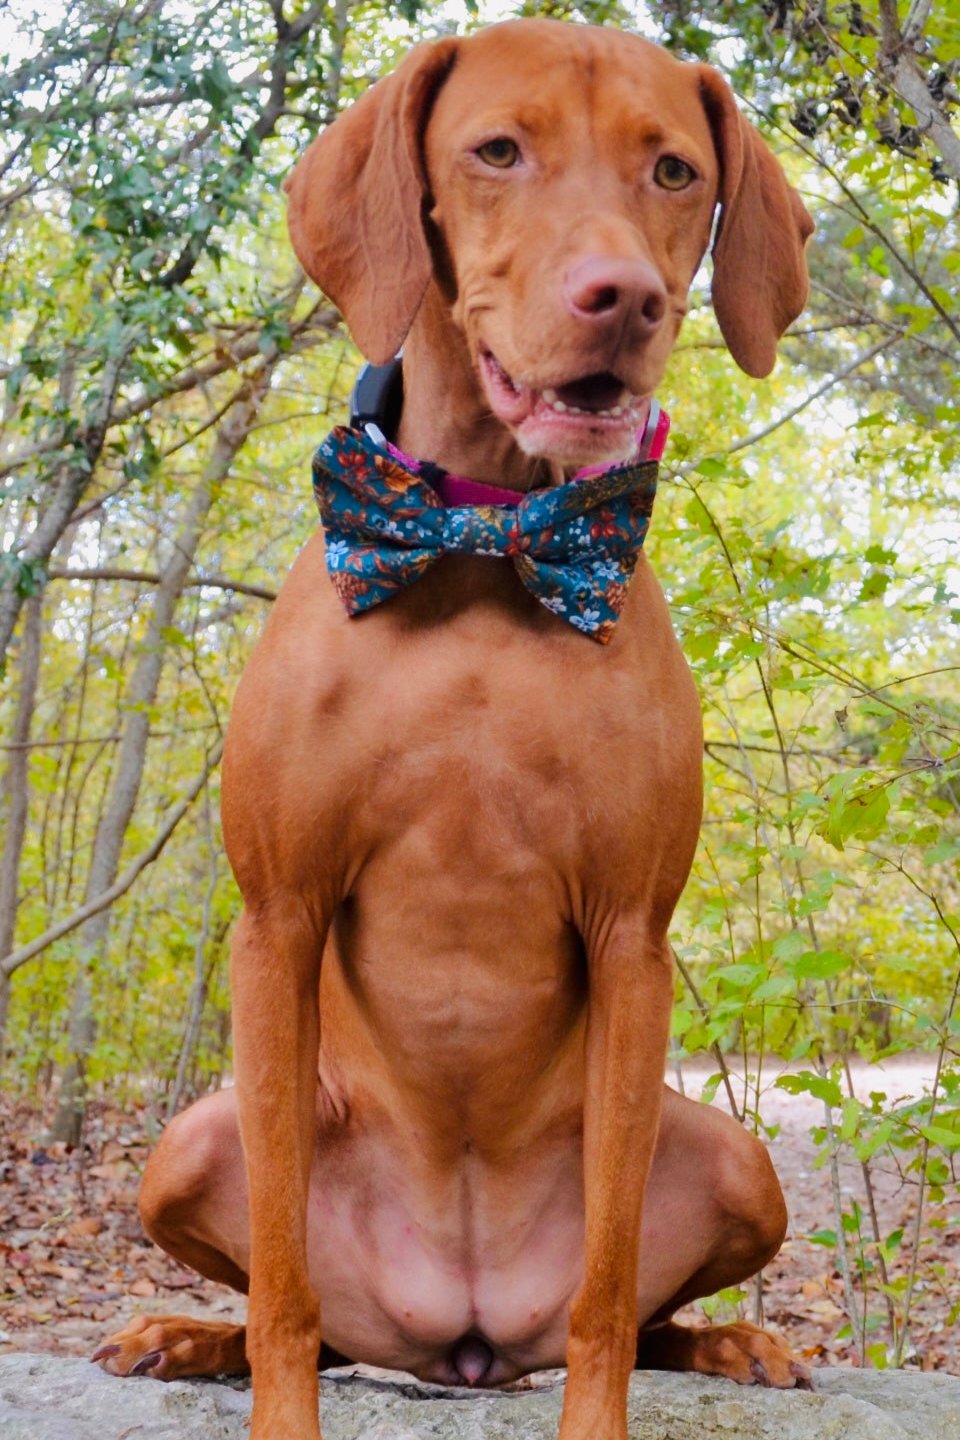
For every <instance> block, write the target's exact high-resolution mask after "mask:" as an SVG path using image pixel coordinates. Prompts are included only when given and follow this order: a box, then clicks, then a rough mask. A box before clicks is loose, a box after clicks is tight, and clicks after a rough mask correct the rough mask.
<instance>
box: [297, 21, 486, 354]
mask: <svg viewBox="0 0 960 1440" xmlns="http://www.w3.org/2000/svg"><path fill="white" fill-rule="evenodd" d="M457 43H458V42H457V41H456V40H452V39H451V40H435V41H432V42H430V43H428V44H425V45H418V46H417V47H416V49H415V50H411V52H410V54H409V55H408V56H407V57H406V58H405V59H404V60H403V61H402V63H401V64H400V65H399V66H398V67H397V69H396V70H395V71H393V73H392V74H390V75H387V76H386V77H385V78H384V79H383V80H378V81H377V83H376V84H375V85H373V86H371V88H370V89H369V90H368V91H367V92H366V94H364V95H363V96H362V97H361V98H360V99H359V100H358V101H357V102H356V104H355V105H353V106H351V108H350V109H349V110H347V111H346V112H345V114H343V115H341V116H340V117H339V118H338V119H337V120H336V121H335V122H334V124H333V125H331V126H330V127H329V128H328V129H327V130H325V131H324V132H323V134H322V135H320V136H318V138H317V139H316V140H314V141H313V143H312V144H311V146H310V148H309V149H308V150H307V151H306V153H305V154H304V155H303V157H302V158H301V160H300V161H299V163H298V165H297V168H296V169H295V170H294V172H293V174H292V175H291V176H290V177H289V178H288V179H287V181H286V182H285V184H284V189H285V190H286V192H287V197H288V202H289V203H288V209H287V221H288V224H289V227H290V238H291V240H292V241H293V248H294V249H295V250H296V252H297V256H298V257H299V260H300V263H301V264H302V265H303V268H304V270H306V272H307V274H308V275H309V276H310V278H311V279H312V280H315V281H316V282H317V284H318V285H319V286H320V288H321V290H323V291H324V292H325V293H326V294H327V295H329V296H330V298H331V299H332V300H333V301H334V302H335V303H336V304H337V305H338V306H339V308H340V310H341V311H342V312H343V315H344V317H345V319H346V321H347V324H348V325H349V326H350V329H351V331H352V332H353V337H354V339H355V340H356V342H357V344H358V346H359V347H360V349H361V350H362V351H363V353H364V355H365V356H366V357H367V359H368V360H372V361H373V362H374V364H384V363H385V362H386V361H387V360H389V359H391V358H392V356H393V355H395V354H396V352H397V350H399V348H400V346H401V344H402V343H403V339H404V337H405V335H406V333H407V331H408V330H409V329H410V325H411V324H412V322H413V317H414V315H415V314H416V313H417V309H418V308H419V305H420V301H421V300H422V299H423V294H424V291H425V290H426V288H427V283H428V281H429V279H430V266H431V259H430V251H429V248H428V245H427V239H426V234H425V232H424V228H423V208H424V201H425V198H426V188H427V186H426V174H425V171H424V165H423V132H424V128H425V126H426V123H427V119H428V116H429V112H430V107H431V105H432V103H433V100H434V97H435V95H436V93H437V91H438V90H439V88H440V86H441V85H442V83H443V81H444V79H445V78H446V76H447V74H448V73H449V71H450V68H451V66H452V65H453V62H454V58H455V56H456V51H457Z"/></svg>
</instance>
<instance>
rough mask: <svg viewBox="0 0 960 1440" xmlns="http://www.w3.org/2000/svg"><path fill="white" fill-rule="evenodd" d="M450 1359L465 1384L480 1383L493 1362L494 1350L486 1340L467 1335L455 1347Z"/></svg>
mask: <svg viewBox="0 0 960 1440" xmlns="http://www.w3.org/2000/svg"><path fill="white" fill-rule="evenodd" d="M450 1360H451V1363H452V1364H453V1368H454V1370H456V1372H457V1374H458V1375H459V1376H460V1379H461V1380H462V1381H463V1383H464V1384H465V1385H479V1383H480V1381H481V1380H482V1379H483V1377H484V1376H485V1375H486V1374H487V1372H488V1371H489V1369H490V1366H491V1365H492V1364H493V1351H492V1350H491V1349H490V1346H489V1345H488V1344H487V1343H486V1341H485V1340H478V1339H477V1337H476V1336H475V1335H465V1336H464V1337H463V1339H462V1340H458V1341H457V1343H456V1345H455V1346H454V1347H453V1351H452V1353H451V1355H450Z"/></svg>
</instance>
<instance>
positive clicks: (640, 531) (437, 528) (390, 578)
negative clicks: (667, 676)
mask: <svg viewBox="0 0 960 1440" xmlns="http://www.w3.org/2000/svg"><path fill="white" fill-rule="evenodd" d="M657 469H658V465H657V461H656V460H644V461H639V462H637V461H634V462H632V463H631V462H627V463H626V464H623V465H618V466H611V467H610V468H609V469H605V470H602V471H600V472H596V471H593V472H589V473H585V474H583V475H582V476H575V477H574V478H573V480H570V481H568V482H567V483H566V484H564V485H557V486H553V487H548V488H543V489H538V490H532V491H530V492H528V493H527V494H525V495H522V496H521V497H519V503H518V504H516V505H506V504H497V505H452V506H445V505H444V504H443V501H442V500H441V498H440V496H439V494H438V493H437V490H436V489H435V488H434V486H433V485H432V484H430V483H429V479H428V478H427V477H430V478H432V479H433V480H434V483H437V477H438V476H439V477H442V476H443V472H442V471H438V469H437V467H435V466H432V465H426V464H422V463H420V462H418V461H415V460H410V459H408V458H407V457H406V456H403V457H402V458H401V456H400V452H398V451H395V450H394V449H393V447H392V446H389V445H387V446H383V445H380V444H378V443H377V442H376V441H375V440H374V439H373V438H372V436H370V435H369V434H368V433H367V432H366V431H363V430H354V429H347V428H346V427H345V426H338V427H337V429H335V430H334V431H332V432H331V434H330V435H328V436H327V438H326V440H324V442H323V444H322V445H321V446H320V448H319V450H318V451H317V452H316V455H315V456H314V460H313V486H314V493H315V495H316V500H317V505H318V507H319V510H320V517H321V520H322V522H323V528H324V530H325V532H326V545H327V569H328V571H329V574H330V578H331V580H332V582H333V585H334V587H335V588H336V590H337V593H338V595H339V596H340V599H341V600H342V601H343V604H344V607H345V608H346V610H347V612H348V614H350V615H359V614H361V613H362V612H363V611H365V610H369V609H370V608H372V607H373V606H374V605H380V604H382V603H383V601H385V600H389V599H390V597H391V596H392V595H395V594H396V592H397V591H398V590H400V589H402V588H403V587H404V586H405V585H410V584H412V583H413V582H414V581H415V580H418V579H419V578H420V577H421V576H422V575H423V574H424V573H425V572H426V571H427V570H428V569H429V568H430V566H432V565H434V564H435V563H436V562H437V561H438V560H439V559H440V557H441V556H442V555H449V554H469V555H489V556H497V557H506V558H509V559H511V560H512V561H513V564H514V566H515V568H516V571H517V574H518V575H519V577H520V579H521V581H522V582H523V584H524V585H525V586H526V588H527V589H528V590H529V591H530V593H531V594H532V595H534V596H535V597H536V599H537V600H539V601H540V603H541V605H544V606H545V607H546V608H547V609H548V610H550V611H552V612H553V614H555V615H557V616H559V617H560V618H561V619H563V620H565V621H566V622H567V623H568V624H570V625H572V626H574V627H575V628H576V629H577V630H580V631H581V632H582V633H583V634H585V635H589V636H590V637H591V638H592V639H594V640H597V641H599V643H600V644H602V645H605V644H607V643H608V641H609V640H610V639H611V638H612V636H613V631H614V626H615V625H616V622H617V619H618V617H619V615H620V612H621V610H622V609H623V604H624V601H625V599H626V593H627V585H628V584H629V582H630V579H631V577H632V575H633V572H634V569H635V567H636V563H637V557H638V555H639V553H640V551H641V549H642V548H643V542H644V540H645V539H646V535H647V529H648V526H649V523H650V514H651V511H652V509H653V501H654V496H655V495H656V490H657Z"/></svg>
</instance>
